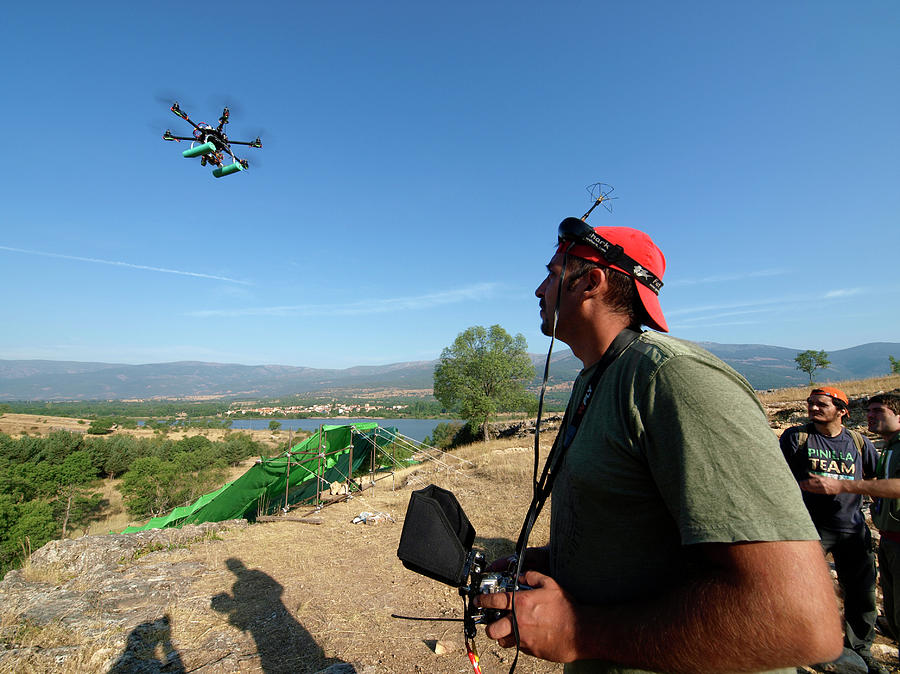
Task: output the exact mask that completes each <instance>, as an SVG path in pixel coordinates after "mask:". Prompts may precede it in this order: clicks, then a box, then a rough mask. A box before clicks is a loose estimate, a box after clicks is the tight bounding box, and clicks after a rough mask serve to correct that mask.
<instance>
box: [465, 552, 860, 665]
mask: <svg viewBox="0 0 900 674" xmlns="http://www.w3.org/2000/svg"><path fill="white" fill-rule="evenodd" d="M690 547H692V548H695V550H693V551H692V552H694V553H695V554H696V555H698V558H699V560H700V561H699V568H700V569H703V570H704V571H702V572H698V573H696V574H694V575H693V576H692V577H689V578H686V579H685V580H684V582H683V583H681V585H680V586H679V587H677V588H676V589H674V590H673V591H670V592H668V593H666V594H664V595H661V596H656V597H651V598H648V599H646V600H641V601H637V602H635V603H631V604H620V605H610V606H589V605H584V604H579V603H577V602H575V601H574V599H573V597H572V596H571V595H569V594H568V593H566V592H565V591H564V590H563V589H562V588H561V587H560V586H559V585H558V584H557V583H556V582H555V581H554V580H553V579H552V578H550V577H548V576H544V575H542V574H538V573H535V572H529V573H527V574H526V575H525V583H526V584H528V585H530V586H532V587H535V588H536V589H534V590H526V591H520V592H518V593H517V595H516V618H517V623H518V626H519V635H520V645H521V648H522V650H523V651H524V652H526V653H530V654H531V655H534V656H536V657H539V658H543V659H546V660H552V661H555V662H572V661H574V660H585V659H599V660H607V661H611V662H616V663H621V664H623V665H626V666H630V667H638V668H643V669H650V670H654V671H665V672H692V673H700V672H714V671H716V672H718V671H739V670H740V671H759V670H766V669H773V668H777V667H789V666H797V665H802V664H809V663H815V662H828V661H831V660H833V659H835V658H836V657H838V655H839V654H840V652H841V647H842V632H841V622H840V614H839V611H838V604H837V600H836V598H835V594H834V587H833V584H832V581H831V577H830V575H829V574H828V570H827V567H826V565H825V559H824V556H823V554H822V548H821V546H820V545H819V543H818V542H817V541H778V542H754V543H734V544H724V543H706V544H699V545H696V546H690ZM478 603H479V604H480V605H481V606H485V607H489V608H500V609H509V594H508V593H503V594H492V595H481V596H480V597H479V598H478ZM487 635H488V636H489V637H490V638H492V639H497V640H498V641H499V644H500V645H501V646H503V647H507V648H508V647H511V646H514V645H515V640H514V638H513V635H512V623H511V620H510V618H509V617H504V618H501V619H500V620H498V621H496V622H494V623H491V624H490V625H489V626H488V628H487Z"/></svg>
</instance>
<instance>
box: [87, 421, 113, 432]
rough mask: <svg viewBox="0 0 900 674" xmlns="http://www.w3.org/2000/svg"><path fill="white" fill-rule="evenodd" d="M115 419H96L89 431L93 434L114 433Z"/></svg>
mask: <svg viewBox="0 0 900 674" xmlns="http://www.w3.org/2000/svg"><path fill="white" fill-rule="evenodd" d="M115 424H116V422H115V420H114V419H94V420H93V421H92V422H91V425H90V426H88V433H90V434H91V435H106V434H107V433H112V427H113V426H115Z"/></svg>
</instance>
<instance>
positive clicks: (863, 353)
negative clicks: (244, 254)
mask: <svg viewBox="0 0 900 674" xmlns="http://www.w3.org/2000/svg"><path fill="white" fill-rule="evenodd" d="M700 345H701V346H702V347H703V348H705V349H707V350H708V351H710V352H712V353H713V354H715V355H716V356H718V357H719V358H721V359H722V360H724V361H725V362H726V363H728V364H729V365H731V366H732V367H733V368H734V369H736V370H737V371H738V372H740V373H741V374H743V375H744V376H745V377H746V378H747V379H748V380H749V381H750V383H751V384H752V385H753V387H754V388H757V389H769V388H783V387H786V386H803V385H804V384H806V383H808V381H809V378H808V376H807V375H806V373H804V372H801V371H800V370H798V369H797V364H796V363H795V362H794V357H795V356H796V355H797V354H798V353H799V351H800V350H798V349H790V348H786V347H781V346H765V345H760V344H716V343H713V342H701V343H700ZM888 356H894V357H896V358H900V343H897V342H876V343H871V344H862V345H860V346H854V347H852V348H849V349H841V350H839V351H830V352H828V359H829V360H830V361H831V367H829V368H828V369H826V370H817V371H816V372H815V379H816V380H817V381H840V380H844V379H863V378H866V377H877V376H881V375H885V374H888V373H889V372H890V363H889V360H888ZM531 357H532V360H533V361H534V363H535V371H536V372H537V376H536V377H535V380H534V381H533V382H532V384H533V385H535V386H537V385H539V384H540V377H541V375H542V374H543V365H544V358H545V356H543V355H540V354H532V356H531ZM436 363H437V361H433V360H432V361H415V362H406V363H393V364H391V365H373V366H358V367H351V368H346V369H342V370H328V369H317V368H310V367H291V366H287V365H235V364H223V363H201V362H193V361H185V362H177V363H155V364H149V365H121V364H114V363H82V362H73V361H54V360H0V400H128V399H150V398H157V399H158V398H189V397H228V398H272V397H281V396H287V395H292V394H304V395H312V394H316V393H345V394H349V393H352V392H353V391H373V390H377V391H384V392H389V391H396V392H398V393H399V392H401V391H409V390H416V391H421V390H423V389H431V386H432V375H433V373H434V366H435V364H436ZM580 369H581V363H580V362H579V361H578V360H577V359H576V358H575V357H574V356H573V355H572V352H571V351H569V350H568V349H565V350H561V351H558V352H557V353H555V354H554V356H553V359H552V362H551V367H550V373H551V377H550V381H551V383H553V384H565V383H567V382H571V381H572V380H573V379H574V378H575V375H576V374H577V373H578V371H579V370H580Z"/></svg>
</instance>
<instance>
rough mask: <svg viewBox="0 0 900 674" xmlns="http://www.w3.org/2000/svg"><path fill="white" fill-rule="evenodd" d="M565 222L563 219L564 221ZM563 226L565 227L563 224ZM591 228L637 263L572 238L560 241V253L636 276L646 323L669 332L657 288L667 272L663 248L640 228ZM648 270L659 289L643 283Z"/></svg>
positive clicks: (655, 328) (558, 250) (558, 249)
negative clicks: (611, 258) (617, 259)
mask: <svg viewBox="0 0 900 674" xmlns="http://www.w3.org/2000/svg"><path fill="white" fill-rule="evenodd" d="M566 220H574V218H567V219H566ZM565 222H566V221H563V224H564V223H565ZM560 229H561V230H562V225H561V226H560ZM592 229H593V230H594V232H595V233H596V234H597V235H598V236H600V237H601V238H602V239H605V240H606V241H608V242H609V243H610V244H612V245H613V246H618V247H620V248H621V249H622V252H624V253H625V255H627V256H628V257H630V258H631V260H632V261H634V262H635V263H637V264H635V265H631V266H630V267H629V265H628V264H625V263H621V264H620V263H614V262H610V261H608V260H607V259H606V258H604V257H603V254H602V253H601V252H600V251H599V250H597V249H596V248H594V247H593V246H589V245H588V244H586V243H578V242H575V241H572V240H561V241H560V243H559V247H558V248H557V252H559V253H567V254H568V255H573V256H575V257H579V258H581V259H582V260H587V261H588V262H596V263H597V264H601V265H604V266H607V267H610V268H611V269H616V270H618V271H620V272H622V273H624V274H627V275H628V276H631V277H632V278H634V279H635V281H636V283H635V284H634V285H635V287H636V288H637V291H638V295H639V296H640V298H641V304H643V305H644V310H645V311H646V312H647V316H648V320H647V325H649V326H650V327H651V328H653V329H654V330H659V331H660V332H668V331H669V326H668V325H667V324H666V319H665V317H664V316H663V313H662V307H661V306H660V305H659V295H658V294H657V293H658V287H661V286H662V277H663V274H664V273H665V271H666V258H665V257H664V256H663V254H662V251H661V250H660V249H659V248H657V247H656V244H655V243H653V241H652V240H651V239H650V237H649V236H647V234H645V233H644V232H642V231H640V230H639V229H632V228H631V227H593V228H592ZM588 233H590V232H588ZM648 271H649V272H650V273H651V274H653V276H655V277H656V279H657V280H658V286H657V287H656V288H654V287H651V285H648V284H646V283H645V282H644V279H646V278H647V275H646V272H648Z"/></svg>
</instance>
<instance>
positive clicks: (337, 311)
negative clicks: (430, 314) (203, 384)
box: [189, 283, 497, 318]
mask: <svg viewBox="0 0 900 674" xmlns="http://www.w3.org/2000/svg"><path fill="white" fill-rule="evenodd" d="M496 287H497V284H496V283H476V284H474V285H471V286H466V287H464V288H457V289H455V290H445V291H442V292H436V293H429V294H427V295H416V296H412V297H389V298H381V299H374V300H365V301H358V302H351V303H349V304H343V305H342V304H338V303H335V304H296V305H289V306H272V307H247V308H244V309H204V310H199V311H191V312H190V313H189V315H190V316H199V317H201V318H208V317H210V316H228V317H231V318H235V317H239V316H317V315H319V314H323V313H328V314H331V315H332V316H359V315H364V314H383V313H388V312H392V311H408V310H418V309H429V308H431V307H435V306H441V305H445V304H455V303H457V302H463V301H468V300H480V299H483V298H484V297H485V296H487V295H489V294H491V293H492V292H493V291H494V290H495V289H496Z"/></svg>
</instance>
